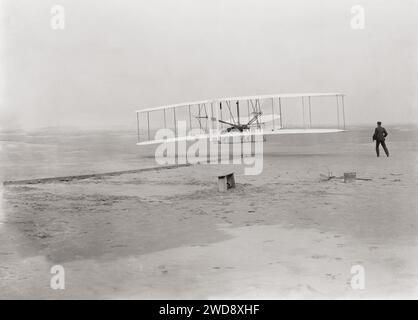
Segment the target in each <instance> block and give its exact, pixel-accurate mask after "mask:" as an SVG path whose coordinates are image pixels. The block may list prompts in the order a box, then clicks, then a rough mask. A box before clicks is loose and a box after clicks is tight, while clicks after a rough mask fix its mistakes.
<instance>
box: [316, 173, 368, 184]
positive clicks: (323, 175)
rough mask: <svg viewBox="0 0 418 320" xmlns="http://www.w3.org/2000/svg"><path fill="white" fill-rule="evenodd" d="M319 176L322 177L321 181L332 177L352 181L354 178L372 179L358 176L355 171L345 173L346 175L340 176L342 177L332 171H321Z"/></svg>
mask: <svg viewBox="0 0 418 320" xmlns="http://www.w3.org/2000/svg"><path fill="white" fill-rule="evenodd" d="M353 174H354V177H353ZM319 176H320V177H321V181H329V180H332V179H340V180H343V179H344V182H351V181H354V180H363V181H372V179H371V178H357V175H356V173H355V172H348V173H344V176H340V177H337V176H333V175H332V174H331V173H328V175H326V174H323V173H320V174H319Z"/></svg>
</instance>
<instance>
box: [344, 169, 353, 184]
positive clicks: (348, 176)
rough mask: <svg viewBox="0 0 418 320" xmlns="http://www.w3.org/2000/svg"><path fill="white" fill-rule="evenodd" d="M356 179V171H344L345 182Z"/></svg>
mask: <svg viewBox="0 0 418 320" xmlns="http://www.w3.org/2000/svg"><path fill="white" fill-rule="evenodd" d="M355 180H356V173H355V172H344V182H345V183H347V182H353V181H355Z"/></svg>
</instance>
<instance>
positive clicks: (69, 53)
mask: <svg viewBox="0 0 418 320" xmlns="http://www.w3.org/2000/svg"><path fill="white" fill-rule="evenodd" d="M0 3H1V8H0V10H1V33H0V36H1V38H0V45H1V60H0V62H1V65H0V72H1V73H0V75H1V78H0V81H1V82H0V90H1V91H0V128H23V129H29V128H34V127H43V126H71V125H72V126H83V127H98V126H100V127H104V126H120V125H122V126H124V125H126V126H127V127H130V126H132V124H134V123H135V114H134V110H135V109H137V108H141V107H144V108H145V107H149V106H155V105H161V104H168V103H177V102H185V101H193V100H200V99H207V98H217V97H223V96H236V95H253V94H269V93H294V92H333V91H338V92H344V93H346V94H347V100H346V113H347V121H348V123H349V124H360V123H362V124H365V123H370V124H371V125H374V123H375V121H376V120H381V121H383V122H385V123H411V122H415V123H418V113H417V111H416V110H417V107H418V106H417V103H418V99H417V97H418V94H417V92H418V75H417V73H418V58H417V55H418V37H417V30H418V2H417V1H409V0H402V1H399V0H385V1H381V0H366V1H348V0H339V1H335V0H316V1H314V0H283V1H277V0H276V1H273V0H271V1H268V0H261V1H260V0H253V1H248V0H222V1H221V0H175V1H173V0H152V1H151V0H148V1H133V0H130V1H128V0H110V1H105V0H54V1H49V0H37V1H33V0H0ZM55 4H59V5H62V6H63V7H64V9H65V28H64V30H53V29H52V28H51V24H50V20H51V12H50V10H51V7H52V6H53V5H55ZM357 4H360V5H362V6H363V7H364V9H365V28H364V29H360V30H353V29H352V28H351V27H350V21H351V19H352V16H353V15H352V13H351V12H350V9H351V7H352V6H354V5H357Z"/></svg>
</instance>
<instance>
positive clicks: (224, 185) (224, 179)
mask: <svg viewBox="0 0 418 320" xmlns="http://www.w3.org/2000/svg"><path fill="white" fill-rule="evenodd" d="M231 188H235V177H234V174H233V173H229V174H226V175H224V176H218V190H219V192H225V191H226V190H228V189H231Z"/></svg>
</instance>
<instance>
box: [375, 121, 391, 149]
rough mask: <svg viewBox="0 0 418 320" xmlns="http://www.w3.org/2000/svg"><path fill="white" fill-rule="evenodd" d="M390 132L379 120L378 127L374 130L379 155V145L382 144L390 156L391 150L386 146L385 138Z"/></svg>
mask: <svg viewBox="0 0 418 320" xmlns="http://www.w3.org/2000/svg"><path fill="white" fill-rule="evenodd" d="M387 135H388V133H387V131H386V129H385V128H383V127H382V123H381V122H380V121H378V122H377V128H376V129H375V130H374V135H373V141H375V140H376V155H377V156H379V145H380V144H381V145H382V147H383V150H385V153H386V156H388V157H389V150H388V148H387V147H386V143H385V138H386V137H387Z"/></svg>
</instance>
